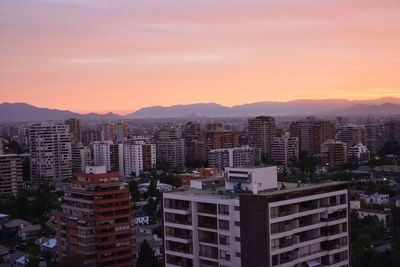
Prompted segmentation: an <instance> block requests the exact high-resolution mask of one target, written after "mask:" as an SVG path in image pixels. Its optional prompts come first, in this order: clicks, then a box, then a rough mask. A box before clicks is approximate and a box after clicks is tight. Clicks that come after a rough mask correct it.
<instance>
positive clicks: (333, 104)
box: [126, 97, 400, 118]
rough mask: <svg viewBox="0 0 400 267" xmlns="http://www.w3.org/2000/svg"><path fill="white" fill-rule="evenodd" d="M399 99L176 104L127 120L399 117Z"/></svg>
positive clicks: (147, 110) (146, 110) (145, 110)
mask: <svg viewBox="0 0 400 267" xmlns="http://www.w3.org/2000/svg"><path fill="white" fill-rule="evenodd" d="M381 105H384V106H382V107H383V110H380V107H379V106H381ZM399 105H400V98H395V97H386V98H379V99H373V100H364V101H350V100H346V99H324V100H294V101H287V102H273V101H264V102H256V103H251V104H243V105H236V106H232V107H226V106H222V105H219V104H215V103H199V104H189V105H174V106H169V107H162V106H153V107H146V108H142V109H140V110H138V111H135V112H133V113H130V114H128V115H126V116H127V117H128V118H173V117H187V116H188V115H197V116H207V117H224V116H257V115H264V114H265V115H271V116H279V115H281V116H306V115H319V114H321V115H346V114H350V115H351V114H358V112H357V110H358V109H359V110H362V112H360V113H361V114H375V113H377V112H379V114H380V115H383V114H387V115H392V114H400V109H399V107H400V106H399Z"/></svg>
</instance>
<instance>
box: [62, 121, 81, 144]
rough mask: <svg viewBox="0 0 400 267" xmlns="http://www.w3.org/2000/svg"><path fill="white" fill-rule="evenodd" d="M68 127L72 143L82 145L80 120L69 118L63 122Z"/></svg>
mask: <svg viewBox="0 0 400 267" xmlns="http://www.w3.org/2000/svg"><path fill="white" fill-rule="evenodd" d="M64 123H65V124H67V125H68V126H69V132H70V134H71V141H72V143H76V144H78V143H82V121H81V120H80V119H76V118H71V119H68V120H65V121H64Z"/></svg>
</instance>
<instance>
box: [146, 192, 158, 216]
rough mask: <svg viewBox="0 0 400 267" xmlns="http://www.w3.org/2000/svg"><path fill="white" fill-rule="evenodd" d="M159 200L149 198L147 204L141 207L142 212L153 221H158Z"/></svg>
mask: <svg viewBox="0 0 400 267" xmlns="http://www.w3.org/2000/svg"><path fill="white" fill-rule="evenodd" d="M158 203H159V200H158V199H157V198H153V197H151V198H149V199H148V200H147V204H146V205H145V206H144V207H143V210H144V211H145V212H146V214H147V215H149V216H150V217H151V219H152V220H153V221H158V214H157V207H158Z"/></svg>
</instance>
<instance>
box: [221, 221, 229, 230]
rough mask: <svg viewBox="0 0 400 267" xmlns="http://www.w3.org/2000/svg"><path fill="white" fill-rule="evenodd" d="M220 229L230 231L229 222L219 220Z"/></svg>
mask: <svg viewBox="0 0 400 267" xmlns="http://www.w3.org/2000/svg"><path fill="white" fill-rule="evenodd" d="M219 229H224V230H229V221H227V220H219Z"/></svg>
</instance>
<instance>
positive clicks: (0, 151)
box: [0, 136, 4, 155]
mask: <svg viewBox="0 0 400 267" xmlns="http://www.w3.org/2000/svg"><path fill="white" fill-rule="evenodd" d="M3 153H4V139H3V137H1V136H0V155H1V154H3Z"/></svg>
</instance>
